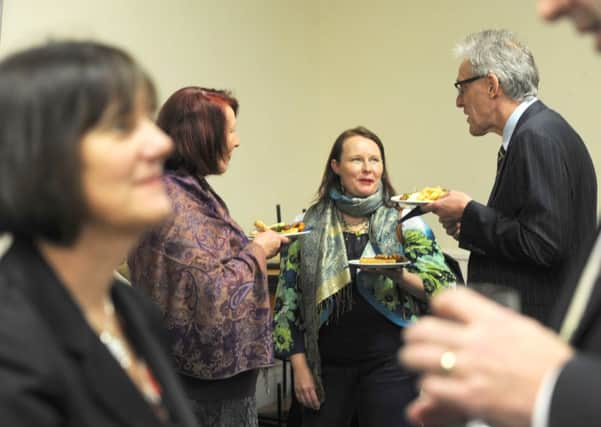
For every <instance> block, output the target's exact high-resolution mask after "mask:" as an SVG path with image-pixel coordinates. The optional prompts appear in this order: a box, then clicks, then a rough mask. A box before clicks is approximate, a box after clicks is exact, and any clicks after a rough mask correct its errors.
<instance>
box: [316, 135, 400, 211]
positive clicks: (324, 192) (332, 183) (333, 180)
mask: <svg viewBox="0 0 601 427" xmlns="http://www.w3.org/2000/svg"><path fill="white" fill-rule="evenodd" d="M352 136H362V137H364V138H367V139H369V140H371V141H373V142H375V143H376V145H377V146H378V148H379V149H380V153H381V154H382V166H383V170H382V178H381V180H382V186H383V187H384V204H385V205H386V206H389V207H392V206H395V205H394V204H393V203H392V202H391V201H390V197H391V196H394V194H395V191H394V188H393V187H392V184H391V183H390V179H389V178H388V170H387V169H386V155H385V154H384V144H382V141H381V140H380V138H379V137H378V135H376V134H375V133H373V132H372V131H370V130H369V129H367V128H366V127H363V126H357V127H355V128H352V129H347V130H345V131H344V132H342V133H341V134H340V135H338V138H336V141H334V145H332V149H331V150H330V155H329V156H328V161H327V162H326V167H325V170H324V172H323V177H322V178H321V184H320V185H319V189H318V190H317V202H318V203H319V202H322V201H324V200H327V199H328V197H329V193H330V190H331V189H332V188H337V189H340V188H341V186H340V177H339V176H338V175H336V173H334V170H333V169H332V166H331V165H332V160H334V159H335V160H336V161H337V162H339V163H340V156H341V155H342V149H343V146H344V141H346V140H347V139H349V138H350V137H352Z"/></svg>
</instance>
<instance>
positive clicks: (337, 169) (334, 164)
mask: <svg viewBox="0 0 601 427" xmlns="http://www.w3.org/2000/svg"><path fill="white" fill-rule="evenodd" d="M330 167H331V168H332V170H333V171H334V173H335V174H336V175H340V165H339V164H338V162H337V161H336V159H332V161H331V162H330Z"/></svg>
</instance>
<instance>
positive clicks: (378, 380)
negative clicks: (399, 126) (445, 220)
mask: <svg viewBox="0 0 601 427" xmlns="http://www.w3.org/2000/svg"><path fill="white" fill-rule="evenodd" d="M392 195H394V189H393V188H392V185H391V183H390V180H389V178H388V174H387V171H386V161H385V157H384V147H383V145H382V142H381V141H380V139H379V138H378V136H377V135H375V134H374V133H373V132H371V131H369V130H368V129H366V128H363V127H357V128H354V129H349V130H347V131H345V132H343V133H342V134H341V135H340V136H339V137H338V138H337V139H336V141H335V143H334V145H333V147H332V150H331V152H330V156H329V158H328V161H327V164H326V168H325V172H324V176H323V179H322V182H321V185H320V188H319V191H318V200H317V203H315V204H314V205H313V206H311V207H310V208H309V210H308V211H307V213H306V214H305V217H304V222H305V223H306V226H307V227H312V230H313V231H312V232H311V233H309V234H306V235H304V236H301V237H299V238H298V240H296V241H295V242H294V243H293V244H291V245H290V246H288V248H287V250H286V251H283V253H282V258H281V273H280V278H279V283H278V289H277V293H276V306H275V315H274V323H275V325H274V345H275V350H276V354H277V355H279V357H281V358H290V360H291V364H292V368H293V371H294V392H295V396H296V398H297V400H298V401H299V402H300V404H301V405H302V406H303V407H304V410H303V414H302V418H303V426H310V427H315V426H332V425H335V426H341V427H344V426H349V425H350V423H351V419H352V418H353V417H356V419H357V421H358V424H359V426H368V425H369V426H370V427H379V426H386V427H391V426H409V424H408V422H407V421H406V420H405V416H404V409H405V406H406V404H407V403H409V402H410V401H411V400H413V399H414V398H415V397H416V393H417V390H416V386H415V376H414V375H413V374H411V373H409V372H407V371H406V370H405V369H403V368H402V367H401V366H398V362H397V360H396V353H397V351H398V349H399V347H400V346H401V345H402V343H401V338H400V330H401V328H403V327H404V326H406V325H408V324H409V323H411V322H412V321H413V320H414V319H415V318H416V317H417V316H419V315H421V314H423V313H425V312H427V309H428V299H429V297H430V296H431V295H432V294H433V293H435V292H436V291H437V290H439V289H441V288H446V287H452V286H454V285H455V277H454V276H453V274H452V273H451V271H450V270H449V268H448V267H447V265H446V264H445V261H444V256H443V254H442V252H441V251H440V249H439V247H438V244H437V243H436V241H435V239H434V235H433V233H432V230H431V229H430V228H429V227H428V226H427V225H426V224H425V223H424V221H423V220H422V219H421V218H419V217H418V218H413V219H410V220H408V221H405V222H403V223H402V225H399V224H398V218H399V211H398V210H397V208H396V207H394V206H393V205H392V203H391V202H390V196H392ZM397 227H402V229H401V230H400V233H399V235H400V236H401V241H399V238H398V237H397ZM393 253H400V254H403V255H404V256H405V257H406V258H407V259H408V260H409V261H410V262H411V263H410V264H409V265H407V266H406V268H399V269H386V270H383V269H378V270H374V269H365V268H363V269H361V268H356V267H354V266H349V262H348V261H349V260H351V259H357V258H361V257H369V256H374V255H375V254H393Z"/></svg>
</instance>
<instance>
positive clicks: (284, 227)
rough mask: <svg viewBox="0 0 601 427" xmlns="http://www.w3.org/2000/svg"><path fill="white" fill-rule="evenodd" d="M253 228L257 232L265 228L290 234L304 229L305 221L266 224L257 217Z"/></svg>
mask: <svg viewBox="0 0 601 427" xmlns="http://www.w3.org/2000/svg"><path fill="white" fill-rule="evenodd" d="M255 228H256V231H257V232H259V233H261V232H263V231H267V230H273V231H275V232H276V233H281V234H292V233H300V232H301V231H303V230H304V229H305V223H304V222H302V221H296V222H292V223H289V224H287V223H285V222H277V223H275V224H271V225H269V226H268V225H266V224H265V223H264V222H263V221H261V220H260V219H258V220H256V221H255Z"/></svg>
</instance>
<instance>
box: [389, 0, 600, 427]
mask: <svg viewBox="0 0 601 427" xmlns="http://www.w3.org/2000/svg"><path fill="white" fill-rule="evenodd" d="M538 5H539V12H540V14H541V15H543V16H544V17H545V18H547V19H555V18H557V17H560V16H562V15H567V16H569V17H570V18H572V20H573V21H574V24H575V25H576V26H577V28H578V29H580V30H581V31H590V32H593V33H595V35H596V39H597V48H598V49H599V50H600V51H601V0H539V1H538ZM589 233H590V234H591V237H592V238H593V239H592V242H590V243H589V244H587V245H586V246H585V248H584V249H585V250H584V251H583V252H582V253H581V254H580V255H579V256H577V257H576V259H575V260H574V271H573V274H570V275H569V276H568V280H567V281H566V286H565V287H564V289H563V290H562V296H564V297H562V298H559V301H558V304H557V306H556V308H555V310H554V315H553V316H552V322H551V324H552V325H553V327H554V328H555V329H557V330H558V331H559V335H557V334H555V333H553V332H552V331H551V330H549V329H545V328H544V327H542V326H541V325H540V324H539V323H538V322H536V321H534V320H532V319H529V318H527V317H524V316H520V315H518V314H515V313H513V312H511V311H509V310H507V309H504V308H502V307H499V306H497V305H495V304H493V303H492V302H489V301H487V300H485V299H483V298H482V297H480V296H478V295H476V294H475V293H473V292H471V291H469V290H466V289H461V290H458V291H457V292H446V293H443V294H441V295H439V296H438V297H435V298H434V300H433V302H432V309H433V312H434V313H435V314H437V315H439V316H440V317H441V318H438V319H435V318H427V319H424V320H422V321H419V322H418V323H417V325H416V326H414V327H411V328H408V329H407V330H406V333H405V346H404V348H403V350H402V351H401V354H400V356H401V360H402V361H403V363H405V364H406V365H407V366H410V367H413V368H415V369H419V370H421V371H423V372H424V375H423V377H422V380H421V385H422V394H421V395H420V398H419V399H417V400H416V401H414V402H413V403H412V404H411V406H410V407H409V408H408V414H409V416H410V418H411V419H412V420H413V421H414V422H415V423H423V424H422V425H426V426H428V425H440V424H441V423H443V424H445V425H446V424H447V423H449V422H451V421H452V420H457V419H461V418H464V419H465V418H467V417H476V418H481V419H484V420H485V421H487V422H490V423H491V424H493V425H495V426H532V427H573V426H578V427H589V426H590V427H593V426H598V425H599V420H601V405H599V398H598V396H599V393H601V274H600V273H601V233H597V234H596V236H595V233H593V230H592V229H591V230H589ZM589 240H591V239H589Z"/></svg>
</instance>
